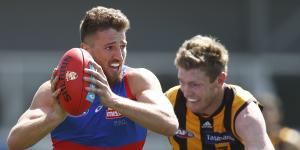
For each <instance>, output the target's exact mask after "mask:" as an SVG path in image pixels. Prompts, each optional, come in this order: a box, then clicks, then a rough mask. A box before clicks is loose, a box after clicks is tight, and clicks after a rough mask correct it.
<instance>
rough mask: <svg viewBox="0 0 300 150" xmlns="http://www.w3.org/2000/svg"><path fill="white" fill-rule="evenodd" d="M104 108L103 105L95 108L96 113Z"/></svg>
mask: <svg viewBox="0 0 300 150" xmlns="http://www.w3.org/2000/svg"><path fill="white" fill-rule="evenodd" d="M102 108H103V105H99V106H98V107H97V108H96V109H95V113H97V112H99V111H100V110H101V109H102Z"/></svg>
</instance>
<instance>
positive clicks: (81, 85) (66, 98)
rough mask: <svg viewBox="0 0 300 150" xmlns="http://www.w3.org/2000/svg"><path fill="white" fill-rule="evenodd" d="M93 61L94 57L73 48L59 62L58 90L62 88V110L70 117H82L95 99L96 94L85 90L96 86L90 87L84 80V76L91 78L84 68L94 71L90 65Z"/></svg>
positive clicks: (82, 50)
mask: <svg viewBox="0 0 300 150" xmlns="http://www.w3.org/2000/svg"><path fill="white" fill-rule="evenodd" d="M92 60H93V58H92V56H91V55H90V54H89V53H88V52H87V51H86V50H84V49H81V48H72V49H70V50H68V51H67V52H66V53H65V54H64V55H63V56H62V57H61V59H60V61H59V64H58V68H57V69H58V70H57V72H56V75H57V76H58V77H59V79H58V82H57V84H56V89H58V88H60V89H61V92H60V94H59V96H58V99H59V103H60V105H61V106H62V108H63V109H64V110H65V111H66V112H68V113H69V114H70V115H73V116H78V115H81V114H82V113H83V112H85V111H86V110H87V109H88V108H89V107H90V105H91V104H92V103H93V101H94V99H95V94H94V93H92V92H87V91H86V90H85V87H87V86H90V87H92V86H94V85H93V84H90V85H89V83H87V82H86V81H84V80H83V77H84V76H89V75H88V74H86V73H85V72H84V68H91V69H94V68H93V65H91V64H90V63H89V61H92Z"/></svg>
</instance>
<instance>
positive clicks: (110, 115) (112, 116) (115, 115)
mask: <svg viewBox="0 0 300 150" xmlns="http://www.w3.org/2000/svg"><path fill="white" fill-rule="evenodd" d="M123 117H124V116H123V115H122V114H121V113H119V112H118V111H116V110H113V109H111V108H107V110H106V119H116V118H123Z"/></svg>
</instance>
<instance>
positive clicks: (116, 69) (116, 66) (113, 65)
mask: <svg viewBox="0 0 300 150" xmlns="http://www.w3.org/2000/svg"><path fill="white" fill-rule="evenodd" d="M110 67H111V68H113V69H114V71H118V70H119V68H120V64H119V63H112V64H110Z"/></svg>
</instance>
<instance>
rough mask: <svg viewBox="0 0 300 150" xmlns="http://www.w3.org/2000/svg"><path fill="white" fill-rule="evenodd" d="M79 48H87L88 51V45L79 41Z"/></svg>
mask: <svg viewBox="0 0 300 150" xmlns="http://www.w3.org/2000/svg"><path fill="white" fill-rule="evenodd" d="M80 48H82V49H85V50H87V51H90V47H89V45H87V44H85V43H83V42H81V43H80Z"/></svg>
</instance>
